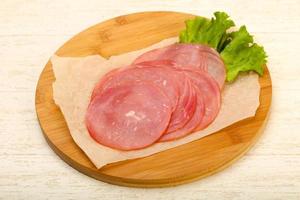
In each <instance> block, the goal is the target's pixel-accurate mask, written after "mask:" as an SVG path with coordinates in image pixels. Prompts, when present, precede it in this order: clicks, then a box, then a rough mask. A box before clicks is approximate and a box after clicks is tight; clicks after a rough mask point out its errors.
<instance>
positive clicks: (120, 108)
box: [86, 82, 172, 150]
mask: <svg viewBox="0 0 300 200" xmlns="http://www.w3.org/2000/svg"><path fill="white" fill-rule="evenodd" d="M171 112H172V111H171V105H170V101H169V99H168V97H167V96H166V95H165V94H164V93H163V91H162V90H161V89H160V88H158V87H157V86H155V85H154V84H152V83H149V82H139V83H137V82H126V83H122V84H120V85H116V86H114V87H111V88H109V89H107V90H105V91H104V92H103V93H101V95H97V96H95V97H94V98H93V99H92V101H91V102H90V104H89V106H88V109H87V113H86V126H87V129H88V131H89V133H90V135H91V137H92V138H93V139H94V140H96V141H97V142H98V143H100V144H102V145H105V146H108V147H111V148H115V149H119V150H134V149H141V148H144V147H147V146H149V145H151V144H153V143H154V142H155V141H157V140H158V139H159V138H160V137H161V136H162V134H163V133H164V132H165V130H166V128H167V127H168V124H169V121H170V117H171Z"/></svg>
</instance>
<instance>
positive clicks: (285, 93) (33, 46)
mask: <svg viewBox="0 0 300 200" xmlns="http://www.w3.org/2000/svg"><path fill="white" fill-rule="evenodd" d="M147 10H149V11H151V10H152V11H153V10H170V11H181V12H187V13H193V14H196V15H202V16H207V17H210V16H211V15H212V13H213V12H214V11H216V10H225V11H227V12H228V13H229V14H230V16H231V17H232V19H233V20H234V21H235V22H236V23H237V24H238V25H242V24H246V25H247V28H248V30H249V31H250V32H251V33H252V34H253V35H255V39H256V41H258V42H259V43H260V44H262V45H263V46H264V47H265V49H266V52H267V53H268V56H269V57H268V67H269V70H270V74H271V75H272V86H273V98H272V106H271V115H270V117H269V120H268V123H267V125H266V128H265V131H264V134H263V135H262V137H260V139H259V140H258V142H257V143H256V144H255V146H254V147H253V148H251V149H250V151H248V153H246V154H245V155H244V156H243V157H242V158H241V159H239V161H238V162H236V163H235V164H234V165H231V166H230V167H228V168H227V169H226V170H223V171H222V173H217V174H215V175H213V176H209V177H207V178H205V179H202V180H201V181H195V182H192V183H189V184H183V185H180V186H177V187H174V188H172V187H167V188H156V189H154V188H153V189H141V188H128V187H118V186H114V185H111V184H106V183H104V182H101V181H98V180H96V179H93V178H90V177H88V176H86V175H84V174H82V173H80V172H78V171H77V170H75V169H73V168H72V167H70V166H69V165H67V164H66V163H65V162H64V161H63V160H61V159H60V158H59V157H58V156H57V154H55V153H54V151H53V150H52V149H51V148H49V145H47V143H46V141H45V139H44V137H43V134H42V131H41V129H40V126H39V123H38V120H37V117H36V112H35V104H34V102H35V89H36V84H37V81H38V79H39V76H40V74H41V71H42V70H43V68H44V66H45V63H46V62H47V60H48V59H49V56H50V55H52V54H53V53H54V52H55V51H56V50H57V49H58V48H59V47H60V46H61V45H62V44H63V43H65V42H66V41H67V40H68V39H69V38H71V37H72V36H73V35H74V34H76V33H78V32H79V31H81V30H84V29H85V28H86V27H89V26H91V25H93V24H96V23H98V22H101V21H104V20H106V19H109V18H113V17H116V16H119V15H124V14H128V13H134V12H141V11H147ZM299 11H300V1H299V0H276V1H271V0H266V1H261V0H251V1H248V0H242V1H239V3H237V2H236V1H228V0H219V1H211V0H201V1H199V0H187V1H182V0H164V1H162V0H151V1H141V0H122V1H119V0H110V1H99V0H89V1H88V2H87V1H86V0H76V1H71V0H64V1H62V0H51V1H50V0H43V1H41V0H35V1H27V0H1V5H0V58H1V59H0V81H1V84H0V96H1V98H0V107H1V111H0V135H1V137H0V143H1V147H0V158H1V162H0V199H11V200H14V199H22V200H23V199H33V200H35V199H38V200H41V199H51V200H56V199H59V200H60V199H91V200H98V199H99V198H101V199H103V200H111V199H116V200H133V199H141V200H150V199H151V200H177V199H178V200H206V199H220V200H247V199H249V200H253V199H259V200H274V199H278V200H281V199H289V200H298V199H300V190H299V188H300V134H299V128H300V123H299V122H300V87H299V85H300V79H299V74H300V67H299V66H300V59H295V58H297V56H298V54H299V52H300V45H299V44H300V37H299V34H300V26H299V24H300V15H299Z"/></svg>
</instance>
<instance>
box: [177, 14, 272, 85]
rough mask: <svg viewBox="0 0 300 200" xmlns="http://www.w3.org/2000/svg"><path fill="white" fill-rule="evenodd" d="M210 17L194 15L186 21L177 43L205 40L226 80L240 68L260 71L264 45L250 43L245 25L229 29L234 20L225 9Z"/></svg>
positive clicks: (263, 59) (262, 63)
mask: <svg viewBox="0 0 300 200" xmlns="http://www.w3.org/2000/svg"><path fill="white" fill-rule="evenodd" d="M214 15H215V18H212V19H211V20H209V19H206V18H202V17H195V19H192V20H187V21H186V22H185V24H186V29H185V30H183V31H182V32H181V33H180V38H179V41H180V43H194V44H204V45H208V46H210V47H212V48H215V49H216V50H217V51H218V52H219V53H220V55H221V57H222V59H223V61H224V63H225V66H226V80H227V81H233V80H234V79H235V78H236V77H237V76H238V74H239V72H246V71H255V72H257V73H258V74H260V75H262V74H263V66H264V64H265V63H266V57H267V56H266V53H265V51H264V49H263V47H261V46H259V45H258V44H256V43H253V37H252V36H251V35H250V34H249V33H248V31H247V29H246V27H245V26H242V27H240V29H239V30H238V31H234V32H228V29H229V28H231V27H233V26H234V22H233V21H232V20H230V19H229V16H228V15H227V14H226V13H224V12H215V13H214Z"/></svg>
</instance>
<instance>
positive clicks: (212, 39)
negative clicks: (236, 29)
mask: <svg viewBox="0 0 300 200" xmlns="http://www.w3.org/2000/svg"><path fill="white" fill-rule="evenodd" d="M214 15H215V17H216V18H212V19H211V20H209V19H206V18H202V17H196V18H195V19H192V20H187V21H186V22H185V24H186V30H183V31H182V32H181V33H180V36H179V37H180V42H181V43H199V44H206V45H208V46H211V47H213V48H215V49H218V47H219V48H221V47H222V44H223V43H224V41H225V40H224V37H225V39H226V30H227V29H229V28H230V27H232V26H234V22H233V21H232V20H230V19H228V18H229V16H228V15H227V14H226V13H224V12H215V13H214Z"/></svg>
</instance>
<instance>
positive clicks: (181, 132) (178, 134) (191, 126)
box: [159, 87, 205, 142]
mask: <svg viewBox="0 0 300 200" xmlns="http://www.w3.org/2000/svg"><path fill="white" fill-rule="evenodd" d="M194 89H195V91H196V92H197V106H196V110H195V113H194V115H193V117H192V118H191V120H189V121H188V123H187V124H186V125H185V126H184V127H182V128H180V129H178V130H176V131H174V132H171V133H168V134H164V135H163V136H162V137H161V138H160V139H159V142H166V141H170V140H175V139H179V138H182V137H184V136H186V135H188V134H190V133H192V131H193V130H195V128H196V127H197V126H199V124H200V122H201V120H202V118H203V116H204V112H205V108H204V101H203V96H202V93H201V92H200V90H199V89H198V88H197V87H195V88H194Z"/></svg>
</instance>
